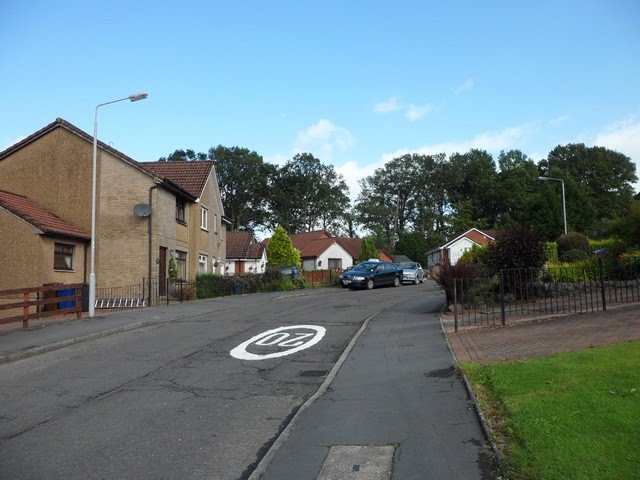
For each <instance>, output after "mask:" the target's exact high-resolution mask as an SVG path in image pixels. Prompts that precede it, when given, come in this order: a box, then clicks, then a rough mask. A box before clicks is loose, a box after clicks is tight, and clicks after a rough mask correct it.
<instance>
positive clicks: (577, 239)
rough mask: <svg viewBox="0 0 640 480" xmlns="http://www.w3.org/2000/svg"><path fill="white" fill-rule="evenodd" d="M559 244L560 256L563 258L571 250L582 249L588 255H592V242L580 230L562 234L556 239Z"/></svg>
mask: <svg viewBox="0 0 640 480" xmlns="http://www.w3.org/2000/svg"><path fill="white" fill-rule="evenodd" d="M556 244H557V245H558V257H560V258H562V255H563V254H565V253H566V252H568V251H569V250H582V251H584V252H585V253H586V254H587V255H591V244H590V243H589V239H588V238H587V236H586V235H583V234H582V233H578V232H570V233H567V234H566V235H562V236H561V237H560V238H558V240H556Z"/></svg>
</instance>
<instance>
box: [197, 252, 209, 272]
mask: <svg viewBox="0 0 640 480" xmlns="http://www.w3.org/2000/svg"><path fill="white" fill-rule="evenodd" d="M208 264H209V257H208V256H207V255H203V254H202V253H200V254H198V273H207V266H208ZM202 265H204V269H203V268H202Z"/></svg>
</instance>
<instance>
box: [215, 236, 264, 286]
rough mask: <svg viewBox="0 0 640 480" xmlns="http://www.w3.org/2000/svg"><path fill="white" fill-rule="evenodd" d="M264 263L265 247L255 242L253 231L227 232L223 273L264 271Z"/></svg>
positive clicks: (240, 273)
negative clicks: (225, 259)
mask: <svg viewBox="0 0 640 480" xmlns="http://www.w3.org/2000/svg"><path fill="white" fill-rule="evenodd" d="M266 265H267V249H266V248H265V246H264V245H263V244H262V243H258V242H256V238H255V236H254V235H253V232H248V231H243V232H227V261H226V263H225V267H224V273H225V275H236V274H237V275H242V274H243V273H248V272H251V273H264V271H265V268H266Z"/></svg>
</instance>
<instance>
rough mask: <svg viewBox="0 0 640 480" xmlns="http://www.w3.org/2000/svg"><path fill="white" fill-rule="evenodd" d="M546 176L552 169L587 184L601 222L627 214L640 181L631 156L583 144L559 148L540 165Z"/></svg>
mask: <svg viewBox="0 0 640 480" xmlns="http://www.w3.org/2000/svg"><path fill="white" fill-rule="evenodd" d="M540 166H541V170H542V173H543V174H544V175H548V174H549V173H550V170H551V169H554V168H556V169H559V170H563V171H565V172H567V174H568V175H570V176H571V177H572V178H574V179H575V180H576V181H577V182H578V183H580V184H582V185H584V186H585V187H586V188H587V189H588V192H589V196H590V197H591V199H592V201H593V205H594V207H595V216H596V219H597V220H602V219H613V218H618V217H620V216H621V215H623V214H624V213H625V212H626V211H627V209H628V208H629V203H630V202H631V200H632V199H633V187H632V185H633V183H634V182H635V181H637V180H638V177H637V176H636V171H635V169H636V168H635V165H634V163H633V162H632V161H631V159H630V158H629V157H627V156H626V155H623V154H622V153H619V152H616V151H614V150H609V149H607V148H604V147H587V146H585V145H584V144H583V143H578V144H568V145H565V146H557V147H556V148H554V149H553V150H552V151H551V152H550V153H549V155H548V157H547V159H546V160H544V161H542V162H540Z"/></svg>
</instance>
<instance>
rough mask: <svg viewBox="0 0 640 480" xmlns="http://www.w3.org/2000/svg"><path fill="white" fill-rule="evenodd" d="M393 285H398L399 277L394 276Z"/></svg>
mask: <svg viewBox="0 0 640 480" xmlns="http://www.w3.org/2000/svg"><path fill="white" fill-rule="evenodd" d="M393 286H394V287H399V286H400V279H399V278H398V277H394V279H393Z"/></svg>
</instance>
